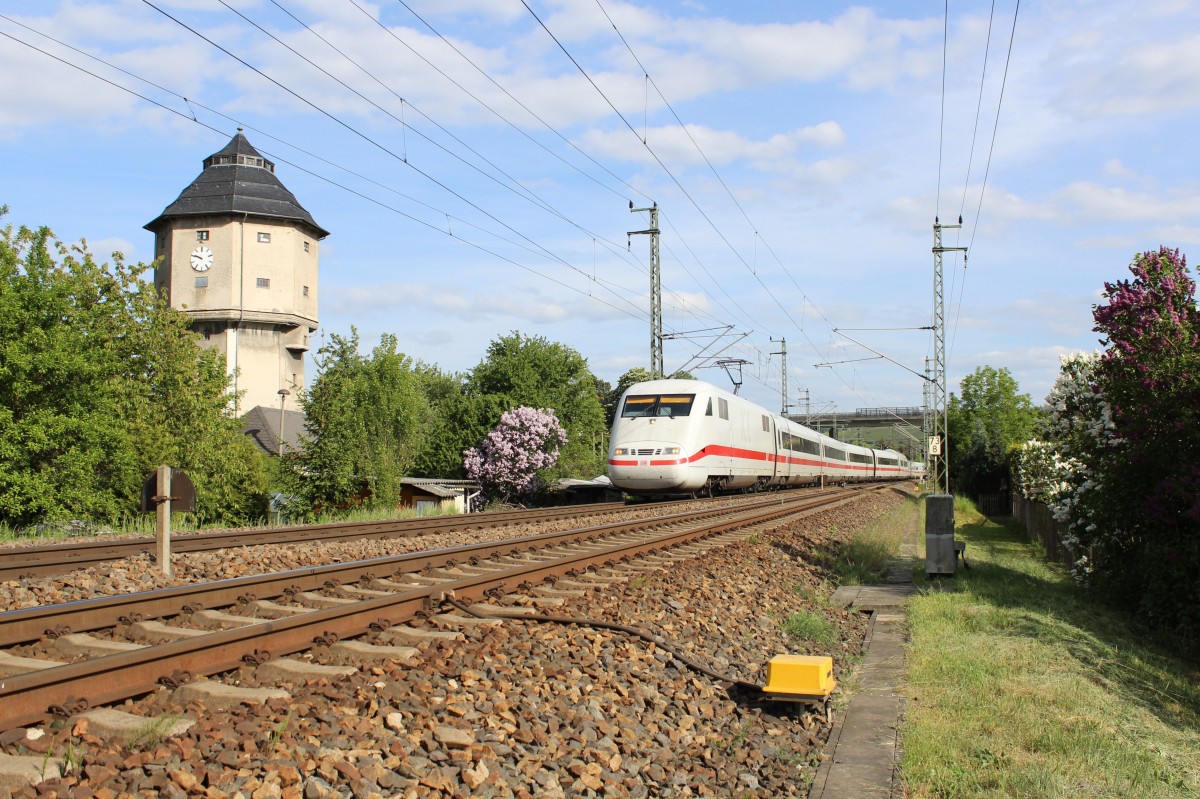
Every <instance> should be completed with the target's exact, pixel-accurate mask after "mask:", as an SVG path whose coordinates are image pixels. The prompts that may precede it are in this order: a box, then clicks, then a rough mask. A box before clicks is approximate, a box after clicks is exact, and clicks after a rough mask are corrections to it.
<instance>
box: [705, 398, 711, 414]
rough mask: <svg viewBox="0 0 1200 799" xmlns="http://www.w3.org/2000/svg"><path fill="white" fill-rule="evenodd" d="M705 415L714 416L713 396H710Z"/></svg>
mask: <svg viewBox="0 0 1200 799" xmlns="http://www.w3.org/2000/svg"><path fill="white" fill-rule="evenodd" d="M704 415H705V416H712V397H709V398H708V408H707V409H705V411H704Z"/></svg>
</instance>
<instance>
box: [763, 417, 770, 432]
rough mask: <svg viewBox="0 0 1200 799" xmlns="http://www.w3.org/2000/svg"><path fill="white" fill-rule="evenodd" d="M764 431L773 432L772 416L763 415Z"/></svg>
mask: <svg viewBox="0 0 1200 799" xmlns="http://www.w3.org/2000/svg"><path fill="white" fill-rule="evenodd" d="M763 432H764V433H769V432H771V417H770V416H764V417H763Z"/></svg>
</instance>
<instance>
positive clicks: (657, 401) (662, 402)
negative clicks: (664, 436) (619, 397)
mask: <svg viewBox="0 0 1200 799" xmlns="http://www.w3.org/2000/svg"><path fill="white" fill-rule="evenodd" d="M695 401H696V395H695V394H630V395H629V396H628V397H626V398H625V405H624V406H623V407H622V408H621V418H623V419H631V418H634V417H637V416H666V417H669V418H674V417H676V416H687V415H688V414H689V413H691V412H692V403H693V402H695Z"/></svg>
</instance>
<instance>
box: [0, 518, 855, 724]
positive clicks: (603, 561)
mask: <svg viewBox="0 0 1200 799" xmlns="http://www.w3.org/2000/svg"><path fill="white" fill-rule="evenodd" d="M845 499H846V496H845V495H832V496H830V495H825V496H822V497H819V498H812V497H807V498H805V499H802V500H799V501H793V502H780V503H774V502H772V503H770V506H771V507H766V508H761V507H760V508H759V509H758V510H757V511H756V512H742V513H738V514H736V516H735V518H730V519H725V520H722V521H718V522H716V523H715V524H711V525H707V526H700V527H691V528H689V529H684V530H675V531H671V532H667V533H664V534H662V535H658V536H653V537H650V538H647V539H644V540H642V541H639V542H634V543H632V544H631V543H628V542H623V543H618V544H614V545H611V546H606V547H601V548H598V549H595V550H592V551H588V552H579V553H568V554H565V555H564V556H562V557H559V558H555V559H552V560H545V561H531V562H529V563H523V564H519V565H515V566H513V567H511V568H508V569H504V570H502V571H494V572H488V573H483V574H474V575H466V576H463V577H460V578H458V579H455V580H450V581H447V582H445V583H441V584H438V585H432V586H426V587H422V588H415V589H412V590H405V591H400V592H397V593H395V594H392V595H389V596H384V597H378V598H373V599H366V600H363V601H361V602H356V603H355V604H353V605H349V606H345V607H333V608H326V609H319V610H314V611H312V612H310V613H305V614H303V615H298V616H293V617H290V618H285V619H275V620H269V621H263V622H260V623H258V624H254V625H252V626H249V627H242V628H238V629H232V630H222V631H217V632H213V633H209V634H207V635H204V636H200V637H197V638H192V639H184V640H180V641H174V642H171V643H167V644H159V645H151V646H147V647H144V648H142V649H138V650H134V651H130V652H125V653H119V654H113V655H107V656H105V657H99V658H94V659H91V660H86V661H81V662H77V663H70V664H66V665H63V666H58V667H54V668H50V669H45V670H42V671H39V672H32V673H29V674H23V675H18V676H16V677H11V678H7V679H5V680H3V681H0V730H7V729H12V728H14V727H18V726H21V725H26V724H32V723H36V722H37V721H39V720H40V719H42V718H43V717H44V716H45V714H46V712H47V709H49V708H60V709H63V710H64V711H66V710H67V709H70V708H75V707H85V706H90V705H99V704H105V703H110V702H116V701H119V700H122V699H126V698H129V697H133V696H138V695H141V694H146V693H149V692H152V691H154V690H156V689H157V688H158V687H159V686H160V685H162V684H163V679H164V677H166V676H168V675H170V680H171V681H174V682H179V681H187V680H189V679H191V678H193V677H194V676H197V675H211V674H216V673H220V672H224V671H229V670H232V669H236V668H238V667H239V666H241V665H243V664H244V663H245V662H247V659H251V660H252V661H253V662H260V661H262V660H264V659H269V658H271V657H278V656H281V655H289V654H292V653H294V652H298V651H302V650H305V649H309V648H312V647H313V646H315V645H322V644H324V645H327V644H329V643H330V642H332V641H336V640H338V639H340V638H347V637H352V636H356V635H362V634H364V633H366V632H368V631H369V630H370V629H371V628H372V627H373V626H374V627H378V626H380V625H383V626H394V625H396V624H400V623H402V622H405V621H409V620H411V619H413V618H415V617H416V616H417V615H418V613H419V612H420V611H422V610H427V609H430V608H431V607H432V606H433V605H435V604H436V602H438V601H439V600H440V598H443V597H453V598H458V599H473V600H478V599H482V598H483V597H484V596H486V595H487V594H488V593H489V592H493V591H502V592H512V591H518V590H522V589H524V588H526V587H527V586H528V585H529V584H531V583H536V582H540V581H542V580H545V579H548V578H552V577H555V576H559V575H563V574H568V573H578V572H579V571H581V570H586V569H587V568H589V567H592V566H599V565H607V564H612V563H614V562H615V561H617V560H624V559H628V558H631V557H636V556H638V555H642V554H646V553H649V552H655V551H658V550H661V549H667V548H670V547H673V546H677V545H679V544H683V543H687V542H689V541H693V540H696V539H700V538H705V537H708V536H711V535H716V534H719V533H722V532H727V531H729V530H732V529H736V528H739V527H745V526H750V525H754V524H761V523H763V522H767V521H772V520H776V519H779V518H780V517H784V516H790V515H794V514H798V513H801V512H804V511H810V510H814V509H818V508H821V507H823V506H828V505H831V504H836V503H839V502H841V501H843V500H845Z"/></svg>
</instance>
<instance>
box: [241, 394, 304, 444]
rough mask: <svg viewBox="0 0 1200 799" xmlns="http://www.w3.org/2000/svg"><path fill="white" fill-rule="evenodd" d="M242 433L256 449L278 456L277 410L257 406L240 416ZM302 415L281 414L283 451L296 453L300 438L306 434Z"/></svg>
mask: <svg viewBox="0 0 1200 799" xmlns="http://www.w3.org/2000/svg"><path fill="white" fill-rule="evenodd" d="M242 432H243V433H244V434H245V435H248V436H250V438H252V439H253V440H254V443H255V444H257V445H258V448H259V449H261V450H262V451H263V452H265V453H267V454H268V455H278V454H279V409H278V408H268V407H267V406H266V405H258V406H255V407H253V408H251V409H250V410H248V411H247V412H246V413H245V415H244V416H242ZM307 432H308V431H307V430H306V429H305V418H304V413H303V412H301V411H287V410H285V411H284V412H283V451H284V452H285V453H286V452H298V451H299V450H300V436H301V434H304V433H307Z"/></svg>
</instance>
